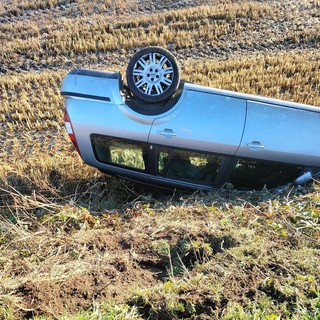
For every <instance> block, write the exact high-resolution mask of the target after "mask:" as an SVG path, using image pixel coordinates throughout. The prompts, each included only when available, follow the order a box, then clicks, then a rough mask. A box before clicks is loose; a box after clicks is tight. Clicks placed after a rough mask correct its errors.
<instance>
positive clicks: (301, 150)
mask: <svg viewBox="0 0 320 320" xmlns="http://www.w3.org/2000/svg"><path fill="white" fill-rule="evenodd" d="M120 85H121V79H120V75H119V74H117V73H103V72H100V73H90V72H88V73H86V72H83V71H79V72H77V71H73V72H72V73H69V74H68V75H67V76H66V77H65V78H64V81H63V84H62V87H61V92H62V95H63V96H64V97H65V105H66V109H67V111H68V114H69V116H70V119H71V120H72V125H73V129H74V133H75V136H76V139H77V142H78V146H79V149H80V153H81V156H82V158H83V160H84V161H85V162H86V163H88V164H90V165H92V166H95V167H97V168H100V169H102V170H106V171H107V170H108V169H110V168H112V169H113V171H114V170H116V171H118V172H119V173H121V172H126V171H127V172H128V173H129V172H130V170H126V169H121V168H119V169H117V168H114V167H113V166H109V165H106V164H102V163H100V162H98V161H97V160H96V159H95V157H94V154H93V151H92V146H91V141H90V134H92V133H96V134H101V135H108V136H116V137H123V138H129V139H132V140H139V141H144V142H147V141H149V142H150V143H152V144H155V143H156V144H164V145H172V146H176V147H185V148H191V149H195V150H203V151H210V152H214V153H223V154H226V155H234V154H235V155H236V156H241V157H248V158H257V159H267V160H278V161H283V162H287V163H296V164H303V165H306V166H316V167H320V139H319V138H318V137H319V136H320V113H319V109H318V108H317V107H314V106H308V105H303V104H297V103H292V102H287V101H282V100H277V99H271V98H266V97H260V96H255V95H248V94H242V93H237V92H232V91H227V90H221V89H215V88H208V87H204V86H198V85H194V84H190V83H185V84H184V88H183V92H182V95H181V97H180V99H179V100H178V101H177V103H176V104H175V105H174V106H173V107H172V108H171V109H170V110H169V111H167V112H165V113H163V114H160V115H152V116H150V115H143V114H139V113H137V112H135V111H134V110H132V109H131V108H130V107H129V106H127V105H126V103H125V101H124V97H123V96H122V94H121V88H120ZM149 134H150V136H149Z"/></svg>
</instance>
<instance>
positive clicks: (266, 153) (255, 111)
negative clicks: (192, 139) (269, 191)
mask: <svg viewBox="0 0 320 320" xmlns="http://www.w3.org/2000/svg"><path fill="white" fill-rule="evenodd" d="M247 104H248V105H247V120H246V126H245V130H244V135H243V139H242V141H241V146H240V148H239V150H238V151H237V153H236V156H239V157H246V158H255V159H263V160H271V161H278V162H286V163H293V164H294V163H295V164H301V165H306V166H319V165H320V162H319V159H320V140H319V136H320V113H319V112H316V111H312V110H308V109H306V108H302V107H300V108H299V107H297V106H296V107H290V106H281V105H274V104H268V103H262V102H257V101H249V100H248V103H247Z"/></svg>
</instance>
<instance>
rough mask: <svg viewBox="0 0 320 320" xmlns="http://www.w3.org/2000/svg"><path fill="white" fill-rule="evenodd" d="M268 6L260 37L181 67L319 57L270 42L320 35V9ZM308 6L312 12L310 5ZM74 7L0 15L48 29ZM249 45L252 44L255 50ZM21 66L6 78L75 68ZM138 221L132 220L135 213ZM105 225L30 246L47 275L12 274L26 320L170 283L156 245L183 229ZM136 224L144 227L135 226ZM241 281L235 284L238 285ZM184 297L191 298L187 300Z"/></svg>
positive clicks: (81, 60)
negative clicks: (269, 15)
mask: <svg viewBox="0 0 320 320" xmlns="http://www.w3.org/2000/svg"><path fill="white" fill-rule="evenodd" d="M264 2H265V3H269V4H270V5H271V6H273V7H274V8H275V12H277V14H276V17H275V20H273V21H268V20H267V19H262V21H261V23H260V24H259V26H257V28H256V29H254V30H246V32H241V33H239V34H234V35H231V36H230V37H228V38H226V39H225V41H226V42H228V43H229V49H227V50H220V49H219V48H213V47H209V46H201V47H198V48H191V49H184V50H179V51H177V52H175V54H176V55H177V57H178V60H181V61H182V60H184V59H186V58H196V59H198V58H202V59H206V58H207V57H211V58H212V57H215V58H219V59H224V58H226V57H230V56H232V55H244V54H252V53H261V52H267V53H270V52H277V51H281V50H286V49H290V48H292V46H295V49H298V50H303V49H308V48H312V49H315V50H316V49H319V47H320V43H319V42H318V43H308V42H305V43H297V44H292V43H290V42H277V41H271V42H268V44H266V42H265V40H266V39H273V38H275V37H280V36H281V35H284V34H285V33H286V32H287V30H293V29H297V28H300V29H301V30H304V29H307V28H309V27H311V26H312V27H319V26H320V19H319V12H320V8H319V5H318V7H317V8H318V11H317V10H314V9H312V8H315V7H316V6H317V4H316V1H314V6H313V7H312V6H307V5H305V3H306V2H305V1H302V3H300V2H297V1H296V0H281V1H275V0H266V1H264ZM309 2H310V3H311V4H312V1H309ZM10 3H11V2H10V1H5V2H4V5H8V6H10ZM218 3H220V1H218V0H212V1H203V0H193V1H191V0H186V1H163V0H157V1H143V0H138V1H137V6H136V7H135V8H134V10H133V11H132V13H131V14H132V15H138V14H141V13H146V14H148V13H151V12H165V11H168V10H175V9H179V8H185V7H192V6H195V5H200V4H210V5H216V4H218ZM70 6H71V4H70ZM70 6H60V7H57V8H55V9H54V10H53V11H52V12H48V11H46V10H42V11H37V12H31V11H29V12H25V13H24V14H21V15H14V14H12V13H10V14H6V13H3V14H0V24H2V23H16V22H18V21H25V20H32V19H33V20H36V19H38V18H40V19H43V21H45V19H46V17H47V16H49V15H50V17H51V18H52V17H54V16H56V17H60V16H63V15H65V12H66V11H67V10H68V9H69V8H70ZM288 8H290V10H288ZM79 14H80V13H79ZM124 14H126V15H128V14H130V13H129V12H128V11H127V12H126V11H125V12H124ZM290 15H291V17H293V18H292V19H291V18H289V16H290ZM249 40H250V41H249ZM249 42H251V43H252V44H251V45H249V44H248V43H249ZM127 55H128V52H125V53H123V52H121V51H115V52H110V55H108V57H106V56H101V57H99V59H98V65H97V68H98V67H99V65H100V66H103V67H104V68H106V67H107V66H112V65H123V64H124V62H125V63H126V62H127V61H128V59H129V58H128V56H127ZM22 59H25V60H24V61H23V63H21V64H19V65H15V64H13V63H10V61H8V62H7V63H8V64H7V65H2V66H0V74H1V73H3V74H8V73H19V72H25V71H28V72H29V71H39V70H45V69H48V70H49V69H57V70H61V69H66V70H67V69H70V67H71V66H70V63H71V62H70V61H63V60H61V61H59V60H57V62H55V63H53V64H52V65H50V66H49V65H47V64H42V62H41V60H40V61H31V60H30V58H29V57H27V56H25V57H23V56H22ZM90 61H91V57H90V55H88V56H85V55H84V56H77V57H76V58H75V59H74V60H73V61H72V63H76V64H77V66H78V67H85V66H86V65H88V64H90V63H91V62H90ZM26 66H27V67H26ZM132 214H133V215H134V212H133V213H132ZM108 219H109V220H108ZM107 220H108V221H109V222H108V221H105V222H104V224H105V226H106V228H103V229H94V230H84V231H81V230H80V231H78V233H76V234H73V235H70V237H69V238H63V239H62V238H59V236H52V241H53V242H54V244H55V248H56V249H55V251H54V252H49V242H46V241H48V240H45V237H43V238H40V237H39V239H38V240H37V241H38V242H35V243H33V244H32V248H33V249H34V250H35V251H37V250H39V248H40V247H41V248H43V250H44V251H45V252H42V253H41V258H42V259H43V258H44V259H45V261H42V260H41V261H40V260H39V268H42V273H43V277H42V278H37V279H32V277H27V276H26V275H27V273H28V264H25V263H21V261H20V262H19V263H16V264H13V265H12V270H11V273H12V274H16V275H19V274H20V275H21V276H22V275H24V278H25V279H27V280H26V281H24V282H22V284H21V285H20V286H19V287H18V288H17V289H16V292H17V293H18V295H19V296H20V298H21V299H22V302H23V306H24V309H21V313H20V316H21V317H25V318H32V317H34V316H37V315H48V316H52V317H54V318H58V317H59V316H61V315H62V314H65V313H66V312H70V313H77V312H78V311H79V310H82V309H84V310H85V309H89V308H90V307H92V306H93V304H94V302H100V301H108V300H111V299H112V301H114V302H115V303H118V302H119V303H123V302H125V301H126V299H127V297H128V295H129V290H132V288H134V287H135V288H142V289H146V288H152V287H155V286H157V285H158V284H162V283H163V282H164V281H166V280H167V278H168V267H169V260H168V256H167V255H165V254H163V253H159V252H156V251H154V250H152V243H153V241H157V240H161V239H166V240H167V241H168V243H169V244H170V243H171V244H173V245H174V246H175V245H176V244H177V243H178V242H179V239H181V238H183V237H184V233H185V230H184V229H183V227H182V226H180V228H179V227H177V228H176V229H175V230H173V229H172V230H171V231H170V230H169V231H168V230H167V231H166V233H161V232H158V233H157V234H156V235H154V230H152V219H149V221H148V225H147V229H146V230H145V229H144V225H143V219H136V220H134V221H131V222H130V223H129V224H124V225H123V226H120V227H119V226H118V224H117V221H116V217H115V219H114V220H115V221H114V220H112V217H111V216H110V217H108V218H107ZM134 223H135V224H136V225H134ZM138 224H140V226H137V225H138ZM132 230H134V232H133V231H132ZM199 230H200V229H199ZM189 236H194V237H195V238H198V237H202V238H205V237H206V235H205V234H201V232H200V231H199V232H198V233H197V232H195V233H193V234H189ZM206 240H210V241H211V243H212V244H214V245H216V249H215V250H216V251H217V252H218V251H219V248H220V245H221V243H225V246H226V247H225V248H229V247H232V246H237V242H236V241H235V240H234V239H233V238H231V237H223V236H222V237H217V238H215V239H206ZM46 245H48V248H46ZM51 250H52V249H51ZM39 255H40V253H39ZM187 256H188V259H186V258H185V260H184V261H183V262H184V263H185V265H186V266H188V268H189V269H190V271H191V270H192V265H193V264H194V263H195V259H198V258H199V257H198V256H192V252H190V254H188V255H186V257H187ZM201 256H203V254H201ZM39 259H40V258H39ZM46 260H47V261H46ZM80 262H81V265H82V266H86V269H85V270H83V269H78V268H79V263H80ZM59 268H65V269H63V272H59V270H60V269H59ZM68 268H69V270H68ZM73 268H74V269H73ZM82 268H83V267H82ZM30 271H32V270H30ZM55 272H57V274H58V275H57V276H55ZM40 273H41V272H40ZM253 280H254V282H255V284H256V282H258V281H257V280H256V279H253ZM236 281H237V279H235V282H236ZM255 287H256V286H252V288H251V287H250V286H248V296H250V292H251V293H252V292H254V288H255ZM250 290H251V291H250ZM185 295H186V296H187V293H185ZM181 299H182V300H181V301H182V302H183V299H184V294H182V295H181ZM194 300H195V301H199V305H202V307H203V313H204V314H203V318H201V319H206V318H207V316H206V315H205V313H206V314H209V313H210V312H209V309H214V308H216V307H217V306H215V305H213V304H212V301H207V302H206V299H205V298H204V297H200V296H199V297H197V296H196V295H195V296H194ZM224 303H225V302H224V301H223V300H222V301H220V304H221V306H220V307H223V304H224ZM210 304H211V305H210ZM159 314H161V313H159ZM209 318H210V317H209V316H208V319H209Z"/></svg>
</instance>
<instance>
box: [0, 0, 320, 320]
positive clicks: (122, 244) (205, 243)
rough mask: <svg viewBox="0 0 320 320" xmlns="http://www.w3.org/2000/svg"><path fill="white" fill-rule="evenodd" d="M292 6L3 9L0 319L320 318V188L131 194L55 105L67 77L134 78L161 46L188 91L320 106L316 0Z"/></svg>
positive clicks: (27, 5) (54, 0)
mask: <svg viewBox="0 0 320 320" xmlns="http://www.w3.org/2000/svg"><path fill="white" fill-rule="evenodd" d="M286 1H287V0H286ZM282 2H283V1H282ZM282 2H274V1H265V2H254V1H237V2H234V1H224V2H220V1H214V0H212V1H209V2H206V3H205V1H202V0H199V1H197V2H194V3H193V4H191V2H188V1H184V2H174V1H167V2H166V3H164V2H160V1H145V2H143V3H142V2H139V1H129V0H128V1H103V2H101V1H90V2H88V1H85V0H74V1H68V0H65V1H63V0H48V1H31V0H23V1H4V2H2V3H1V4H0V41H1V44H0V49H1V53H0V72H1V74H2V75H1V77H0V99H1V113H0V131H1V135H0V143H1V146H2V148H1V151H0V161H1V166H0V257H1V258H0V318H3V319H15V318H19V317H20V318H21V317H22V316H23V315H24V316H26V317H33V316H37V315H39V316H40V315H44V316H45V318H46V319H50V318H61V319H63V318H65V319H70V318H72V319H77V320H78V319H100V318H101V316H104V317H105V318H106V319H117V318H119V319H139V318H141V317H142V318H148V317H149V318H150V317H151V318H152V317H153V318H154V319H157V318H159V319H171V318H195V317H210V318H222V319H251V318H252V319H253V318H254V319H269V320H271V319H279V318H280V317H281V319H317V318H319V314H320V308H319V305H320V298H319V296H320V288H319V283H320V279H319V271H320V270H319V264H318V261H319V252H318V251H319V239H320V229H319V201H320V196H319V188H318V183H317V182H315V184H314V185H313V187H310V188H301V189H298V190H292V189H290V186H285V187H283V188H282V189H281V190H278V191H274V192H270V191H268V190H262V191H261V192H247V193H240V192H236V191H234V190H224V191H220V192H217V193H213V194H195V195H193V196H192V197H190V198H189V197H187V196H186V195H181V194H180V195H176V196H175V195H170V198H169V199H167V198H165V199H164V197H165V194H163V193H160V194H159V193H157V192H156V191H155V190H147V191H145V190H142V191H141V190H139V189H134V188H131V186H130V184H124V183H123V182H121V181H119V180H117V179H111V178H110V177H107V176H102V174H100V173H99V172H97V171H96V170H95V169H93V168H89V167H88V166H86V165H84V164H83V163H82V161H81V159H80V158H79V156H78V155H77V154H76V152H75V151H74V150H73V148H72V146H71V143H70V141H69V138H68V136H67V134H66V132H65V129H64V126H63V108H62V106H63V99H62V97H61V96H60V94H59V89H60V84H61V81H62V78H63V76H64V75H65V74H66V73H67V72H68V71H69V69H72V68H74V67H86V68H92V69H111V70H117V71H120V72H121V73H122V74H124V73H125V68H126V65H127V62H128V59H129V56H130V55H131V54H132V52H133V51H135V50H136V49H137V48H139V47H142V46H146V45H162V46H164V47H168V48H169V49H171V50H173V52H174V54H176V56H177V58H178V60H179V63H180V66H181V69H182V78H183V79H185V80H188V81H191V82H194V83H198V84H203V85H207V86H213V87H219V88H222V89H229V90H235V91H240V92H246V93H254V94H262V95H266V96H270V97H275V98H280V99H285V100H290V101H295V102H300V103H307V104H311V105H315V106H320V90H319V87H320V83H319V82H320V80H319V69H320V62H319V61H320V54H319V50H318V49H319V32H320V30H319V5H320V3H319V1H311V0H310V1H309V0H304V1H301V2H299V3H296V2H294V1H290V0H288V1H287V2H288V6H292V7H291V8H292V10H287V8H285V9H283V7H281V6H280V5H279V4H281V3H282ZM177 3H178V5H179V6H178V7H175V5H177ZM166 6H167V7H166ZM167 9H170V10H167ZM124 293H125V294H124ZM93 301H95V302H94V303H93ZM106 301H111V302H110V303H109V304H108V303H106ZM80 309H81V310H80ZM82 310H84V311H83V312H82ZM68 312H69V313H68ZM78 312H80V313H79V314H78V315H75V314H77V313H78ZM71 314H73V315H74V316H71ZM99 317H100V318H99Z"/></svg>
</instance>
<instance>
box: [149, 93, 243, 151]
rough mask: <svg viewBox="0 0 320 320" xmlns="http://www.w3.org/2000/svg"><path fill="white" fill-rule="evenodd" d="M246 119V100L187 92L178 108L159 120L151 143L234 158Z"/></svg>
mask: <svg viewBox="0 0 320 320" xmlns="http://www.w3.org/2000/svg"><path fill="white" fill-rule="evenodd" d="M245 116H246V100H243V99H238V98H234V97H230V96H226V95H219V94H214V93H210V92H203V91H198V90H190V89H189V90H186V92H185V95H184V97H183V99H182V101H181V103H180V105H179V107H178V108H176V109H174V111H173V112H171V113H169V114H166V115H164V116H159V117H158V118H156V119H155V120H154V121H153V123H152V127H151V131H150V136H149V143H150V144H151V145H152V144H157V145H163V146H171V147H176V148H184V149H189V150H197V151H205V152H214V153H215V154H227V155H234V154H235V153H236V151H237V149H238V147H239V144H240V141H241V137H242V133H243V129H244V123H245Z"/></svg>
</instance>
